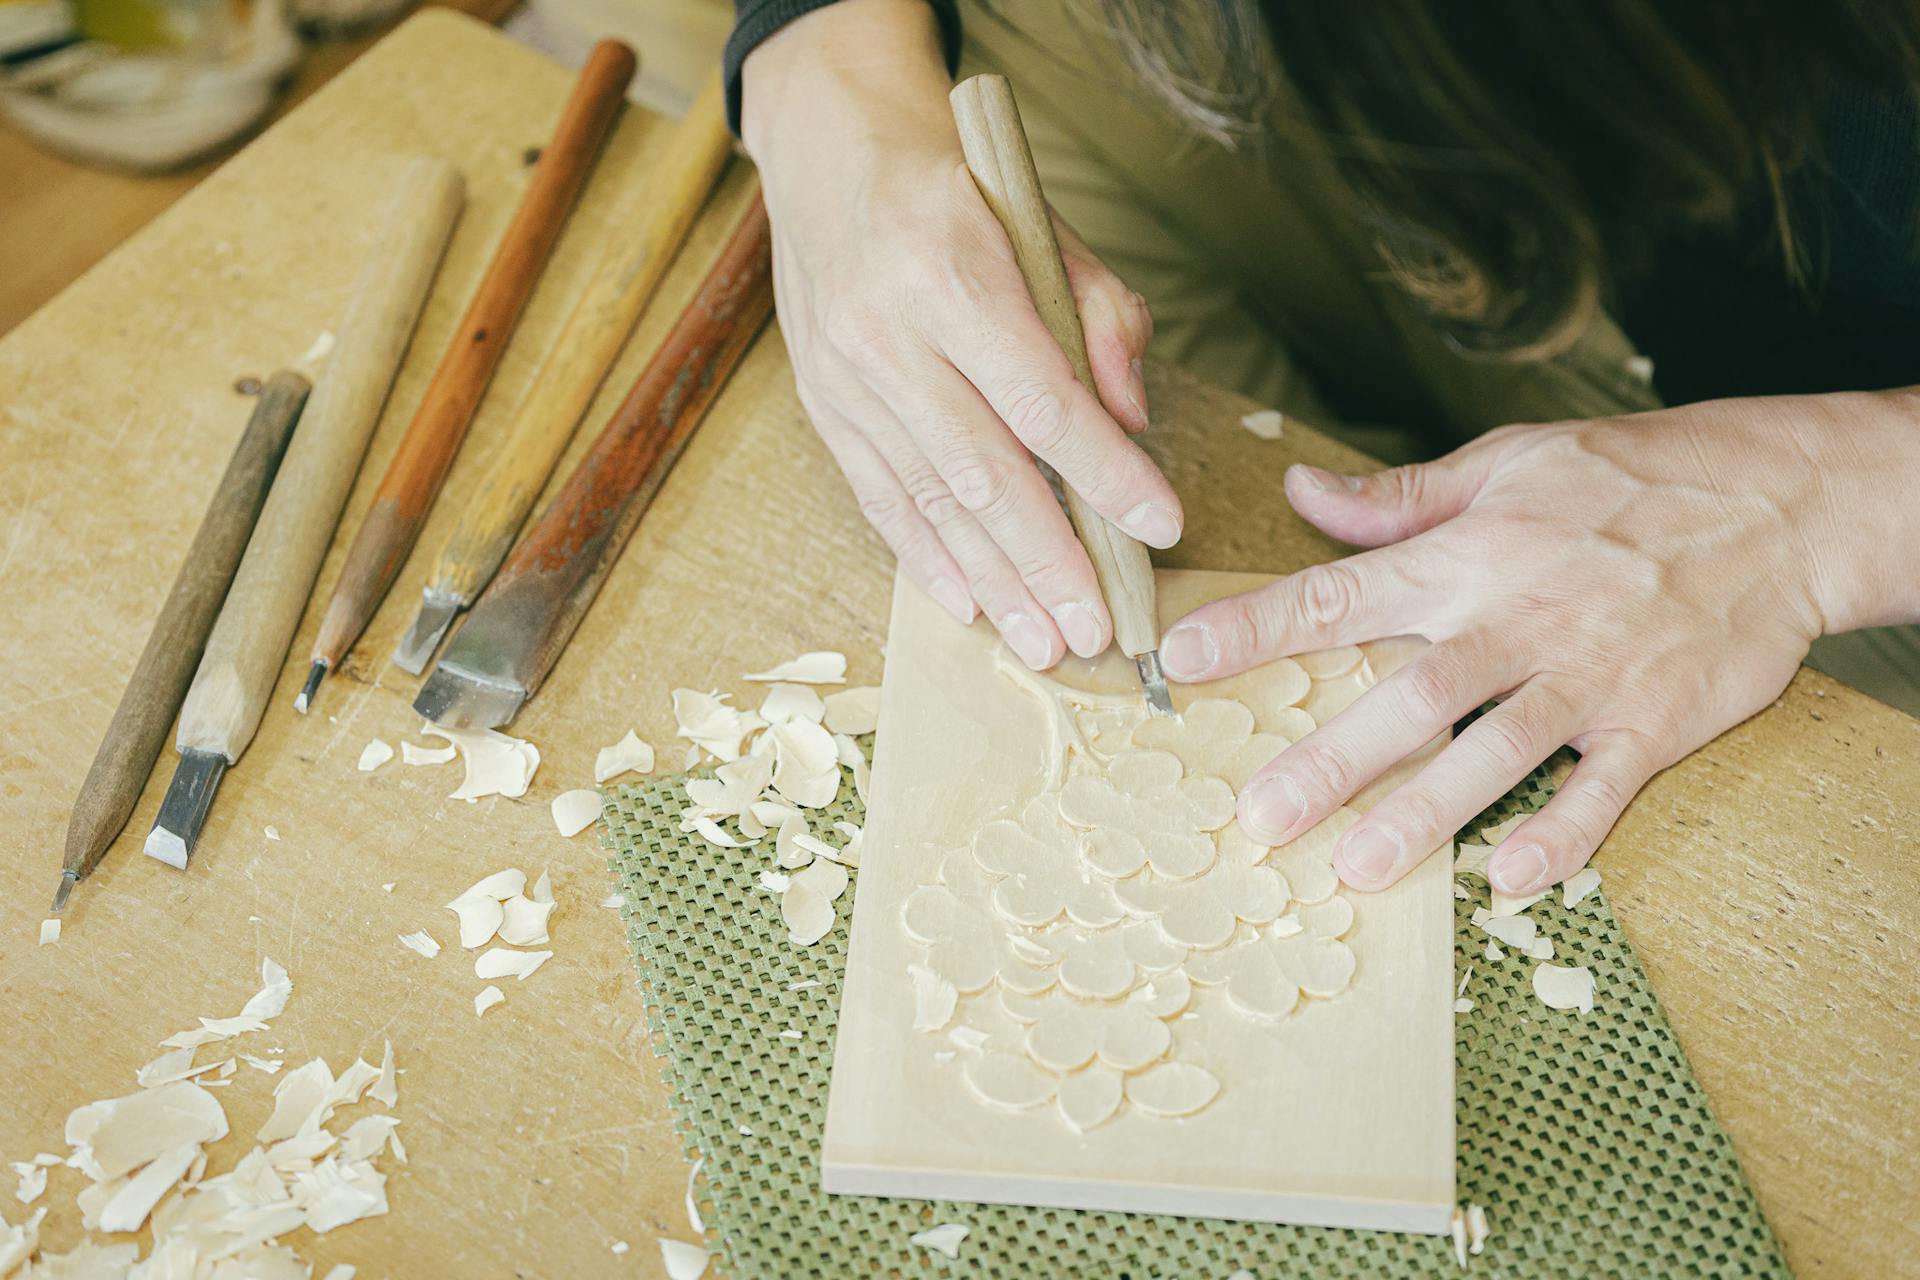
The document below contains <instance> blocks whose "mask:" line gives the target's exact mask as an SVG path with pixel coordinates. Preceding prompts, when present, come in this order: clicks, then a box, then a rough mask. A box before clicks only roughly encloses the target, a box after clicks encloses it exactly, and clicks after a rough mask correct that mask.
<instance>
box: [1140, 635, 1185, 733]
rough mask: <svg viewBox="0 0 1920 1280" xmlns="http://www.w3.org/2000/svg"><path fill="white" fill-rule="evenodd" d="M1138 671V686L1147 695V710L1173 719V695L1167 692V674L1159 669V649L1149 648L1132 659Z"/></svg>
mask: <svg viewBox="0 0 1920 1280" xmlns="http://www.w3.org/2000/svg"><path fill="white" fill-rule="evenodd" d="M1133 669H1134V670H1135V671H1137V672H1139V673H1140V688H1141V690H1142V691H1143V692H1144V693H1145V694H1146V695H1147V710H1149V711H1151V712H1153V714H1154V715H1156V716H1165V717H1166V718H1167V719H1169V720H1171V719H1174V718H1175V717H1174V713H1173V695H1171V694H1169V693H1168V692H1167V675H1166V672H1164V671H1162V670H1161V669H1160V651H1159V650H1158V649H1149V650H1147V651H1146V652H1145V653H1143V654H1141V655H1140V656H1139V657H1137V658H1135V659H1134V660H1133Z"/></svg>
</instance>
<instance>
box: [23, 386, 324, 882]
mask: <svg viewBox="0 0 1920 1280" xmlns="http://www.w3.org/2000/svg"><path fill="white" fill-rule="evenodd" d="M306 397H307V392H306V386H305V383H304V382H303V381H300V380H297V379H296V380H292V381H288V382H281V383H279V384H277V385H276V384H274V383H271V382H270V383H268V385H267V387H266V388H265V389H264V390H263V391H262V392H261V394H260V398H259V400H258V401H256V402H255V404H254V406H253V414H252V416H251V417H250V418H248V420H247V427H246V430H245V431H244V432H243V433H241V436H240V443H239V444H238V445H237V446H235V448H234V451H233V456H232V458H230V459H229V460H228V461H227V469H226V472H225V474H223V475H222V476H221V477H220V485H219V487H218V488H217V489H215V490H214V492H213V501H212V502H210V503H208V504H207V514H206V516H205V518H203V519H202V520H201V522H200V528H199V531H198V532H196V533H195V534H194V535H193V543H192V545H190V546H189V547H188V548H187V558H186V562H185V563H183V564H182V565H181V566H180V573H179V575H178V576H177V577H175V578H174V580H173V589H172V590H171V591H169V592H168V593H167V600H166V603H165V604H163V605H161V606H160V616H159V618H158V619H156V620H155V622H154V624H153V630H152V631H151V632H150V633H149V634H148V635H147V647H146V648H144V649H142V650H141V651H140V661H139V662H138V663H136V664H135V665H134V668H133V676H132V678H131V679H129V680H128V681H127V691H126V692H125V693H124V694H122V695H121V696H120V705H119V706H118V707H116V708H115V709H114V712H113V720H112V722H111V723H109V724H108V725H107V732H106V736H105V737H103V738H102V739H101V740H100V749H99V751H97V752H95V753H94V757H93V765H92V767H91V768H89V769H88V770H87V777H86V781H84V782H82V783H81V784H80V794H79V795H78V796H77V797H75V799H74V802H73V813H72V814H71V815H70V816H69V817H68V819H67V854H66V858H65V860H64V861H63V862H62V864H61V867H60V887H59V888H58V889H56V890H55V891H54V895H53V910H54V913H55V914H58V913H59V912H60V911H61V910H62V909H63V908H64V907H65V906H66V905H67V898H68V896H69V895H70V894H72V892H73V886H74V885H76V884H78V883H79V882H80V881H82V880H84V879H86V878H87V877H88V876H89V875H91V874H93V869H94V868H95V867H97V866H99V865H100V859H101V858H102V857H104V856H106V852H107V847H108V846H109V845H111V844H112V843H113V841H114V839H115V837H117V836H118V835H119V834H120V832H121V831H122V830H123V829H124V828H125V827H126V825H127V818H128V817H129V816H130V815H131V814H132V813H133V806H134V805H135V803H137V802H138V801H139V799H140V792H141V790H142V789H143V788H144V787H145V786H146V785H147V777H148V775H149V774H151V773H152V772H153V762H154V761H155V760H157V759H159V758H160V748H161V747H162V746H164V745H165V744H166V740H167V726H169V725H171V724H172V723H173V715H174V712H176V711H178V710H179V709H180V701H181V699H182V698H185V697H186V696H187V684H188V682H189V681H190V680H191V679H192V678H193V668H194V665H195V664H196V663H198V662H199V661H200V653H201V651H202V650H203V649H204V648H205V647H206V643H207V633H208V632H210V631H211V630H213V622H214V619H215V618H216V617H218V616H219V613H220V602H221V601H222V600H224V599H225V598H226V596H227V587H228V584H230V583H231V582H232V581H233V575H234V571H235V570H236V569H238V568H239V566H240V556H241V553H242V552H243V551H245V550H246V546H247V535H248V534H249V533H251V532H252V531H253V527H254V522H255V520H256V519H258V518H259V515H260V508H261V507H262V506H263V505H264V504H265V503H266V500H267V491H268V488H269V487H270V486H271V485H272V484H273V476H274V472H275V471H276V470H277V469H278V468H279V466H280V459H281V456H282V455H283V454H284V453H285V452H286V448H287V438H288V436H290V435H291V434H292V432H293V427H294V423H295V422H297V421H298V420H299V417H300V406H301V405H302V404H304V403H305V402H306Z"/></svg>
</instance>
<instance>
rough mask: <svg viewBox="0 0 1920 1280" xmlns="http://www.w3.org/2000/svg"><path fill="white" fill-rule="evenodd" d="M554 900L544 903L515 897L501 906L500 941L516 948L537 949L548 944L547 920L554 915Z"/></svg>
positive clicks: (549, 899)
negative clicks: (502, 917)
mask: <svg viewBox="0 0 1920 1280" xmlns="http://www.w3.org/2000/svg"><path fill="white" fill-rule="evenodd" d="M554 906H555V903H554V901H553V899H552V898H548V899H547V900H546V901H544V902H542V901H539V900H538V899H534V898H523V897H513V898H508V899H507V900H506V901H505V902H503V903H502V904H501V909H502V912H503V914H504V917H505V918H504V919H503V920H502V921H501V922H500V930H499V935H500V941H502V942H505V943H510V944H511V945H513V946H516V947H537V946H541V945H543V944H544V943H546V941H547V940H548V939H547V920H548V918H549V917H550V916H552V915H553V908H554Z"/></svg>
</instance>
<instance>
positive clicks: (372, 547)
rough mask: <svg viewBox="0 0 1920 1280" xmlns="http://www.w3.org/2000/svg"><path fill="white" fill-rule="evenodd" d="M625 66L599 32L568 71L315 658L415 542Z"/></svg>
mask: <svg viewBox="0 0 1920 1280" xmlns="http://www.w3.org/2000/svg"><path fill="white" fill-rule="evenodd" d="M633 69H634V59H633V51H632V50H631V49H629V48H627V46H625V45H623V44H621V43H619V42H618V41H614V40H602V41H601V42H600V43H599V44H597V45H595V46H594V47H593V52H592V54H591V55H589V56H588V58H587V64H586V66H585V67H583V68H582V69H581V71H580V76H579V78H578V79H577V80H575V81H574V86H573V93H572V95H571V96H569V97H568V99H567V104H566V107H565V109H564V110H563V111H562V112H561V115H560V122H559V124H558V125H556V126H555V128H554V132H553V136H552V138H550V139H549V140H548V142H547V145H546V147H545V148H543V149H542V151H541V153H540V161H539V163H538V164H537V165H536V166H535V167H534V171H533V180H532V182H531V184H530V185H529V186H528V187H527V191H526V194H525V195H523V196H522V197H521V198H520V206H519V208H518V209H517V210H515V212H514V215H513V221H512V223H511V224H509V225H508V227H507V230H506V234H505V235H504V236H502V237H501V240H500V244H499V247H498V248H497V249H495V250H494V255H493V261H492V262H491V263H489V264H488V266H487V273H486V275H485V276H484V277H483V278H482V279H481V281H480V287H479V289H478V290H477V291H476V292H475V293H474V295H473V301H472V302H471V303H469V304H468V306H467V313H466V315H465V316H464V317H462V318H461V321H460V327H459V329H458V330H457V331H456V332H455V333H454V336H453V341H452V343H451V344H449V346H448V347H447V351H446V354H445V355H444V356H443V357H442V358H441V360H440V366H439V368H438V369H436V370H435V371H434V375H433V381H432V382H431V383H429V384H428V385H427V390H426V395H425V398H424V399H422V400H421V402H420V407H419V409H418V411H416V412H415V414H414V416H413V421H412V422H411V423H410V424H409V425H408V427H407V433H406V435H405V436H403V437H402V438H401V440H400V447H399V449H398V450H397V451H396V452H395V453H394V456H393V461H392V463H391V464H390V465H389V466H388V468H387V473H386V475H385V477H383V478H382V480H381V481H380V488H379V489H378V490H377V491H376V492H375V494H374V497H373V506H372V509H371V510H369V511H368V512H367V517H366V519H365V521H364V522H363V523H362V524H361V526H360V530H359V532H358V533H357V534H356V535H355V537H354V540H353V545H352V547H351V548H350V549H349V550H348V552H347V558H346V562H345V564H343V565H342V566H341V569H340V578H339V581H338V582H336V583H335V584H334V589H333V597H332V599H331V600H329V601H328V603H327V610H326V613H325V614H324V615H323V616H322V618H321V621H320V634H319V637H318V639H317V640H316V641H315V644H314V658H315V660H316V662H322V663H325V664H326V665H327V666H328V667H332V666H335V665H337V664H338V663H339V661H340V659H341V658H342V657H344V656H345V655H346V652H347V650H348V649H349V648H351V647H352V646H353V642H354V641H355V640H357V639H359V638H360V633H361V631H363V630H364V629H365V628H366V625H367V621H368V620H369V619H370V618H371V617H372V616H373V611H374V610H375V609H376V608H377V607H379V604H380V600H381V598H382V597H383V596H385V595H386V593H387V588H388V587H390V586H392V585H393V579H394V577H395V575H396V574H398V573H399V572H400V566H401V565H402V564H403V563H405V561H406V558H407V553H408V552H409V551H410V550H412V548H413V544H414V540H415V539H416V538H417V537H418V536H419V533H420V525H421V524H422V522H423V521H424V520H425V519H426V514H427V508H428V507H430V506H432V505H433V500H434V497H435V496H436V495H437V494H438V493H439V492H440V483H441V481H443V480H445V479H446V476H447V468H448V467H450V466H451V465H452V463H453V456H454V454H455V453H456V452H457V451H458V450H459V448H460V442H461V440H462V439H463V438H465V436H466V433H467V426H468V424H469V423H471V422H472V421H473V413H474V410H475V409H477V408H478V407H479V405H480V399H481V397H482V396H483V395H484V394H485V393H486V389H487V383H488V382H489V381H491V380H492V378H493V371H494V368H495V367H496V366H497V365H498V364H499V362H500V356H501V353H502V352H504V351H505V350H506V346H507V339H508V337H509V336H510V335H511V334H512V333H513V327H514V325H515V323H516V322H517V321H518V320H519V319H520V313H521V312H522V311H523V310H524V309H525V307H526V302H527V299H528V297H529V296H530V295H531V294H532V293H533V287H534V284H535V283H536V282H537V281H538V280H539V278H540V272H541V269H542V268H543V267H544V266H545V265H546V262H547V257H548V255H549V254H550V253H551V252H552V249H553V245H554V241H555V240H557V239H558V238H559V236H560V229H561V227H562V225H564V223H565V222H566V217H567V213H568V211H569V210H571V209H572V207H573V204H574V199H575V197H576V196H578V195H579V193H580V188H581V186H582V184H583V183H585V181H586V179H587V174H588V172H589V171H590V170H591V169H592V167H593V161H594V158H595V157H596V156H597V155H598V154H599V151H600V144H601V143H602V142H603V141H604V140H605V139H606V136H607V130H608V129H609V128H610V127H611V126H612V124H613V118H614V115H615V113H616V112H617V111H618V110H619V108H620V103H621V101H622V98H623V95H624V94H625V93H626V88H627V82H628V81H629V80H631V79H632V78H633Z"/></svg>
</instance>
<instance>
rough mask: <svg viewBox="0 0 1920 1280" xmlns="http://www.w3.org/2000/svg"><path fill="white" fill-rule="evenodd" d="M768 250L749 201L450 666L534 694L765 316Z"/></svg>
mask: <svg viewBox="0 0 1920 1280" xmlns="http://www.w3.org/2000/svg"><path fill="white" fill-rule="evenodd" d="M772 244H773V242H772V236H771V234H770V232H769V230H768V225H767V210H766V206H765V205H764V204H762V203H761V201H760V200H759V198H758V197H756V198H755V199H754V201H753V203H752V205H751V206H750V207H749V208H748V210H747V212H746V214H745V216H744V217H743V218H742V219H741V221H740V223H739V225H738V226H737V227H736V228H735V230H734V232H733V234H732V236H731V237H730V238H729V240H728V242H727V247H726V248H725V250H723V251H722V253H721V255H720V259H719V261H717V262H716V263H715V264H714V266H713V268H712V270H710V271H709V272H708V273H707V277H706V279H705V281H704V282H703V283H702V284H701V286H700V290H699V292H698V293H697V294H695V295H694V299H693V301H692V302H691V303H689V304H688V305H687V308H686V310H685V311H684V312H682V313H681V315H680V318H679V320H678V321H677V322H676V323H675V325H674V327H673V332H672V333H671V334H669V335H668V337H667V340H666V342H665V344H664V345H662V346H661V348H660V350H659V351H658V352H656V353H655V354H654V357H653V359H652V360H650V361H649V362H648V363H647V367H646V370H645V371H644V372H643V373H641V375H640V378H639V380H638V381H637V382H635V383H634V385H633V390H632V391H630V392H629V393H628V394H627V398H626V400H625V401H624V402H622V403H621V405H620V407H619V409H617V410H615V412H614V415H613V417H612V418H611V419H610V420H609V421H608V423H607V425H606V427H605V429H603V430H602V431H601V433H600V437H599V439H597V440H595V441H594V444H593V448H592V449H591V450H589V451H588V452H587V454H586V456H585V457H583V458H582V459H581V460H580V465H579V466H577V467H576V468H574V471H573V474H572V475H570V476H569V477H568V478H567V483H566V485H565V487H564V488H562V489H561V490H560V492H559V493H558V494H556V495H555V496H554V499H553V502H552V503H551V504H550V505H549V506H548V507H547V509H546V510H545V511H543V512H542V513H541V514H540V517H539V519H537V520H535V521H534V523H533V524H532V526H530V527H529V528H528V530H527V534H526V537H524V538H523V539H521V541H520V545H519V546H517V547H515V548H514V551H513V555H512V556H510V557H509V558H508V560H507V563H506V564H505V565H503V566H502V567H501V569H500V572H499V574H498V575H497V576H496V577H495V578H494V580H493V582H492V583H491V584H489V585H488V587H487V590H486V593H485V594H484V595H482V596H481V597H480V600H479V603H478V604H477V605H475V607H474V611H473V613H472V615H471V616H469V617H468V619H467V624H466V626H464V627H463V628H461V630H460V633H459V634H458V635H457V636H456V637H455V638H454V646H455V648H454V649H451V650H449V652H448V659H447V660H448V661H449V662H453V661H455V660H457V658H458V655H459V654H460V653H462V652H474V653H487V654H491V655H495V656H496V659H498V660H497V661H496V663H495V664H494V666H495V669H500V668H505V669H506V672H505V673H506V674H508V675H510V677H511V678H513V679H514V680H516V681H517V682H518V684H519V686H520V687H521V688H523V689H525V690H526V693H527V696H529V697H530V696H532V694H533V693H534V692H535V691H536V690H537V689H538V688H539V687H540V684H541V682H542V681H543V680H545V679H546V676H547V673H548V672H549V671H551V670H552V669H553V664H554V663H555V662H556V661H557V660H558V659H559V657H560V651H561V650H562V649H564V648H565V647H566V644H567V641H568V640H569V639H570V638H572V636H573V632H574V629H575V628H576V627H578V626H579V625H580V619H581V618H582V617H584V616H585V615H586V612H587V608H588V606H589V605H591V604H592V603H593V598H594V596H595V595H596V594H598V593H599V590H600V584H601V583H602V582H603V581H604V580H605V579H606V576H607V571H608V570H610V569H611V568H612V567H613V564H614V561H615V560H617V559H618V558H619V556H620V551H621V548H623V547H624V546H626V543H627V538H628V537H629V536H630V535H631V534H632V533H633V529H634V526H635V525H637V524H638V523H639V521H640V517H641V516H642V515H643V514H645V512H646V509H647V506H648V504H649V503H650V502H652V500H653V495H654V494H655V492H657V491H658V490H659V488H660V484H661V482H662V481H663V480H665V479H666V476H667V473H668V472H669V471H671V470H672V468H673V464H674V462H675V461H676V460H677V459H678V458H679V456H680V454H681V452H682V450H684V449H685V448H686V444H687V441H688V439H689V438H690V437H691V436H692V435H693V431H694V428H696V427H697V426H699V425H700V420H701V418H702V417H703V416H705V414H706V412H707V409H708V407H709V406H710V405H712V403H713V401H714V399H715V397H716V396H718V395H719V393H720V389H721V387H722V386H723V385H725V383H726V380H727V377H728V375H730V374H731V373H732V372H733V369H734V366H735V365H737V364H738V363H739V361H740V357H741V355H742V353H744V352H745V351H746V349H747V345H748V344H749V343H750V342H752V341H753V337H754V335H755V334H756V333H758V332H759V331H760V327H761V325H762V324H764V323H765V322H766V319H767V316H768V315H769V314H770V313H771V312H772V310H773V261H772V255H773V248H772ZM508 655H511V657H510V658H509V657H508Z"/></svg>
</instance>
